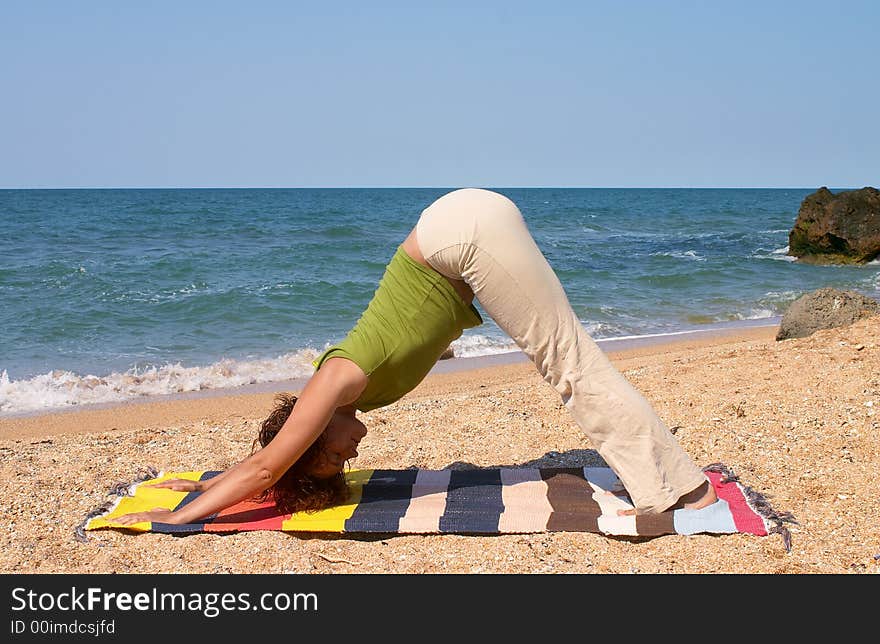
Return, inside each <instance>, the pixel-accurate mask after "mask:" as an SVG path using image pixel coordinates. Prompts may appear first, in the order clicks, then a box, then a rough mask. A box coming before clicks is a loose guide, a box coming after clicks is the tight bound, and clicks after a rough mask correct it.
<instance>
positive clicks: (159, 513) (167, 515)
mask: <svg viewBox="0 0 880 644" xmlns="http://www.w3.org/2000/svg"><path fill="white" fill-rule="evenodd" d="M112 521H113V522H114V523H119V524H121V525H133V524H135V523H143V522H145V521H146V522H148V523H152V522H154V521H155V522H156V523H171V524H181V523H184V522H183V521H181V520H179V519H178V517H177V516H175V513H174V510H168V509H167V508H153V509H152V510H150V511H149V512H132V513H131V514H123V515H122V516H121V517H116V518H114V519H112Z"/></svg>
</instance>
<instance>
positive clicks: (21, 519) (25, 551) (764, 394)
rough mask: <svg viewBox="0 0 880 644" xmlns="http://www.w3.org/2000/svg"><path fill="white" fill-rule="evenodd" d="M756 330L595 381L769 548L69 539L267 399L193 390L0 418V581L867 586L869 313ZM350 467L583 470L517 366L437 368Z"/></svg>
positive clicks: (573, 536)
mask: <svg viewBox="0 0 880 644" xmlns="http://www.w3.org/2000/svg"><path fill="white" fill-rule="evenodd" d="M775 332H776V327H773V326H764V327H754V328H742V329H736V330H730V331H725V332H718V333H714V334H711V335H708V336H701V337H691V336H682V337H680V338H679V337H676V336H669V337H668V338H664V339H663V341H661V342H656V343H650V344H642V345H639V346H630V347H629V348H621V346H620V345H618V346H617V347H616V348H615V347H613V346H611V345H608V346H607V347H603V348H605V350H606V351H607V352H608V353H609V356H610V357H611V359H612V361H613V362H614V363H615V365H616V366H617V367H618V368H619V369H620V370H621V371H622V372H623V373H624V374H625V376H626V377H627V378H628V379H629V380H630V382H632V383H633V384H634V385H635V386H636V387H637V388H638V389H639V390H640V391H641V392H642V393H643V394H644V395H645V396H646V398H648V400H649V401H650V402H651V403H652V404H653V405H654V406H655V409H656V410H657V412H658V413H659V415H660V416H661V418H663V419H664V420H665V421H666V422H667V424H668V425H669V426H670V427H673V428H675V432H676V437H677V438H678V440H679V441H680V442H681V444H682V446H683V447H684V448H685V449H686V450H687V451H688V453H690V454H691V456H692V457H693V458H694V460H695V461H696V462H697V463H698V464H699V465H707V464H709V463H713V462H717V461H720V462H723V463H725V464H726V465H727V466H728V467H730V468H731V469H733V470H734V471H735V472H736V473H737V474H739V475H740V478H741V479H742V481H743V482H744V483H746V484H748V485H750V486H752V487H754V488H755V489H756V490H758V491H760V492H762V493H764V494H765V495H767V496H768V498H769V500H770V502H771V503H772V504H773V506H774V507H775V508H776V509H778V510H787V511H790V512H792V513H793V514H794V515H795V516H796V517H797V519H798V520H799V522H800V525H798V526H793V527H792V550H791V552H788V553H786V552H785V549H784V548H783V546H782V543H781V539H780V538H779V537H778V536H775V535H771V536H769V537H755V536H750V535H738V534H737V535H695V536H690V537H684V536H679V535H668V536H663V537H657V538H650V539H645V538H638V539H636V538H620V537H608V536H604V535H600V534H591V533H543V534H527V535H499V536H465V535H401V536H393V537H389V536H387V535H386V536H383V537H382V538H378V537H363V536H362V537H354V536H351V535H303V534H285V533H280V532H250V533H241V534H230V535H213V534H199V535H192V536H188V537H184V538H178V537H172V536H169V535H160V534H140V535H134V534H128V533H124V532H121V531H115V530H101V531H93V532H89V533H88V534H89V540H88V541H87V542H86V543H80V542H78V541H76V540H75V539H74V537H73V530H74V528H75V527H76V525H77V524H78V523H79V522H80V521H81V520H82V518H83V516H84V515H85V514H86V513H87V512H88V511H90V510H91V509H93V508H94V507H96V506H98V505H100V504H101V503H102V502H103V501H104V500H105V499H106V498H107V497H106V496H105V495H106V492H107V490H108V489H109V488H110V486H111V485H113V484H115V483H117V482H120V481H127V480H131V479H132V478H133V476H134V474H135V472H136V471H137V470H138V468H140V467H142V466H145V465H151V466H154V467H156V468H158V469H161V470H166V471H173V470H191V469H223V468H226V467H228V466H230V465H232V464H233V463H235V462H237V461H238V460H240V459H241V458H242V457H243V456H245V455H246V454H248V453H249V452H250V448H251V444H252V441H253V439H254V437H255V436H256V432H257V428H258V426H259V424H260V422H261V421H262V419H263V417H264V416H265V414H266V412H267V411H268V409H269V408H270V407H271V405H272V399H273V397H274V395H275V392H277V391H297V390H298V388H299V387H301V385H302V381H291V382H289V383H275V384H274V385H273V386H271V387H264V388H263V389H264V390H262V391H256V392H254V391H250V392H244V391H242V390H238V391H227V392H210V393H209V394H206V395H201V396H192V397H186V396H181V397H173V396H172V397H166V398H163V399H160V400H154V401H150V402H131V403H125V404H119V405H114V406H104V407H100V408H82V409H79V410H75V411H65V412H61V413H47V414H39V415H29V416H21V417H13V418H9V417H7V418H0V485H2V486H3V494H4V498H5V499H6V500H7V502H6V503H4V504H3V507H2V510H0V517H2V523H3V528H2V530H0V544H2V554H0V570H2V571H3V572H13V573H73V572H96V573H128V572H136V573H154V572H191V573H214V572H234V573H282V572H298V573H443V572H457V573H484V572H497V573H560V572H568V573H630V572H637V573H667V572H668V573H715V572H729V573H865V572H867V573H876V572H878V571H880V561H878V557H880V507H878V504H877V503H876V499H875V498H874V496H875V495H874V493H873V490H875V489H876V486H877V483H878V478H880V477H878V474H877V472H878V471H880V449H878V443H880V441H878V434H880V414H878V408H880V376H878V375H877V374H880V316H878V317H874V318H869V319H867V320H863V321H861V322H859V323H857V324H855V325H853V326H851V327H846V328H843V329H834V330H829V331H821V332H819V333H816V334H814V335H813V336H811V337H809V338H801V339H795V340H786V341H784V342H776V341H775V340H774V336H775ZM361 419H362V420H363V421H364V423H365V424H366V425H367V427H368V429H369V433H368V435H367V437H366V438H365V439H364V440H363V442H362V443H361V446H360V448H359V451H360V456H359V457H358V458H357V459H356V460H355V461H353V462H352V463H351V465H352V466H353V467H378V468H402V467H410V466H417V467H424V468H432V469H438V468H443V467H449V466H461V465H462V464H465V463H467V464H473V465H477V466H485V467H489V466H501V465H523V464H529V465H535V466H538V465H540V466H554V465H566V466H568V465H587V464H599V465H601V464H602V462H601V459H600V458H599V457H598V455H597V454H596V453H595V452H594V451H593V450H592V446H591V445H590V443H589V440H588V439H587V438H586V436H584V434H583V433H582V432H581V431H580V430H579V429H578V428H577V426H576V425H574V423H573V421H572V419H571V417H570V416H569V415H568V412H567V410H566V409H565V408H564V407H563V406H562V404H561V401H560V400H559V397H558V395H557V394H556V393H555V392H554V391H553V390H552V389H551V388H550V387H549V385H547V384H546V383H544V382H543V381H542V380H541V378H540V376H539V375H538V373H537V372H536V371H535V369H534V367H533V366H532V365H531V363H529V362H528V361H527V360H525V359H524V358H523V357H522V356H521V355H513V354H511V355H508V356H505V357H496V358H493V359H484V360H476V359H474V360H469V359H456V360H452V361H443V362H441V363H439V364H438V367H437V368H436V369H435V371H434V372H432V374H431V375H429V376H428V378H426V380H425V381H424V382H423V383H422V384H421V385H419V387H418V388H416V389H415V390H414V391H412V392H411V393H410V394H408V395H407V396H406V397H404V398H403V399H401V400H400V401H398V402H397V403H395V404H394V405H391V406H389V407H385V408H383V409H378V410H375V411H372V412H369V413H366V414H361Z"/></svg>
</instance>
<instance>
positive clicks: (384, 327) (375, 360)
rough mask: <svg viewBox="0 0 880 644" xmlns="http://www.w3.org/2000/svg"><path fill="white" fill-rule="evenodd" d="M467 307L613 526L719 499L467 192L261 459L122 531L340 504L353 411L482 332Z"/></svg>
mask: <svg viewBox="0 0 880 644" xmlns="http://www.w3.org/2000/svg"><path fill="white" fill-rule="evenodd" d="M474 297H476V298H477V300H478V301H479V302H480V304H481V305H482V307H483V308H484V309H485V310H486V312H487V313H488V314H489V315H490V316H492V319H493V320H495V322H496V323H497V324H498V326H499V327H501V328H502V329H503V330H504V331H505V332H506V333H507V334H508V335H510V337H511V338H512V339H513V340H514V341H515V342H516V344H517V345H518V346H519V347H520V348H521V349H522V351H523V352H524V353H526V355H528V357H529V358H530V359H531V360H532V362H534V364H535V366H536V368H537V369H538V371H539V372H540V373H541V375H542V376H543V378H544V380H545V381H546V382H547V383H549V384H550V385H551V386H552V387H553V388H554V389H555V390H556V391H557V392H558V393H559V395H560V396H561V397H562V400H563V402H564V403H565V405H566V407H567V408H568V409H569V411H570V412H571V414H572V416H573V417H574V420H575V421H576V422H577V424H578V425H579V426H580V427H581V429H583V431H584V432H585V433H586V434H587V436H588V437H589V439H590V440H591V441H592V443H593V445H594V446H595V448H596V450H597V451H598V452H599V454H600V455H601V456H602V457H603V458H604V459H605V461H606V463H608V465H609V466H610V467H611V469H612V470H614V472H615V473H616V474H617V476H618V477H619V478H620V480H621V482H622V483H623V485H624V487H625V488H626V491H627V493H628V494H629V496H630V498H631V499H632V500H633V503H634V506H635V507H634V509H633V510H626V511H621V512H622V513H628V514H633V513H639V514H641V513H655V512H662V511H664V510H667V509H671V508H681V507H684V508H694V509H696V508H701V507H705V506H707V505H709V504H711V503H713V502H715V501H716V500H717V498H716V496H715V492H714V490H713V488H712V486H711V485H709V483H708V480H707V479H706V477H705V475H704V474H703V473H702V471H701V470H700V469H699V468H698V467H697V466H696V465H694V463H693V462H692V461H691V459H690V458H689V457H688V455H687V454H686V453H685V452H684V451H683V450H682V448H681V447H680V446H679V445H678V443H677V442H676V440H675V438H674V437H673V436H672V434H671V432H670V431H669V430H668V429H667V427H666V426H665V425H664V424H663V422H662V421H661V420H660V419H659V418H658V417H657V415H656V413H655V412H654V411H653V409H652V408H651V406H650V405H649V403H648V402H647V400H645V398H644V397H642V395H641V394H639V393H638V392H637V391H636V390H635V389H634V388H633V387H632V386H631V385H630V384H629V382H628V381H627V380H626V379H625V378H624V377H623V375H622V374H620V373H619V372H618V371H617V370H616V369H615V368H614V366H613V365H612V364H611V362H610V361H609V360H608V358H607V357H606V356H605V354H604V353H603V352H602V350H601V349H599V347H598V346H597V345H596V343H595V342H594V341H593V340H592V339H591V338H590V337H589V335H588V334H587V333H586V331H585V330H584V328H583V326H582V325H581V323H580V321H579V320H578V318H577V316H576V315H575V313H574V311H573V310H572V308H571V305H570V304H569V301H568V298H567V296H566V294H565V291H564V290H563V287H562V285H561V284H560V282H559V280H558V278H557V277H556V274H555V273H554V272H553V269H552V268H551V267H550V265H549V264H548V263H547V260H546V259H545V258H544V256H543V255H542V253H541V251H540V250H539V249H538V246H537V245H536V244H535V241H534V240H533V239H532V236H531V234H530V233H529V231H528V229H527V227H526V223H525V221H524V219H523V217H522V215H521V213H520V211H519V209H518V208H517V207H516V205H515V204H514V203H513V202H512V201H510V200H509V199H508V198H507V197H504V196H503V195H500V194H498V193H496V192H492V191H489V190H482V189H474V188H467V189H462V190H456V191H453V192H451V193H448V194H446V195H444V196H442V197H440V198H439V199H438V200H437V201H435V202H434V203H432V204H431V205H430V206H429V207H428V208H426V209H425V210H424V211H423V212H422V214H421V216H420V217H419V220H418V222H417V224H416V226H415V228H414V229H413V230H412V232H411V233H410V234H409V236H408V237H407V238H406V240H405V241H404V242H403V244H402V245H401V246H400V247H398V249H397V251H396V252H395V254H394V257H393V258H392V260H391V262H390V263H389V264H388V267H387V268H386V270H385V274H384V275H383V277H382V280H381V281H380V283H379V287H378V289H377V290H376V293H375V295H374V297H373V299H372V300H371V302H370V304H369V306H368V307H367V309H366V311H365V312H364V314H363V315H362V316H361V318H360V319H359V320H358V322H357V324H356V325H355V327H354V328H353V329H352V330H351V332H350V333H349V334H348V336H347V337H346V338H345V339H344V340H343V341H342V342H341V343H339V344H338V345H336V346H334V347H331V348H329V349H328V350H327V351H325V352H324V353H323V354H322V355H321V356H319V357H318V359H317V360H315V362H314V366H315V368H316V371H315V373H314V374H313V376H312V377H311V378H310V379H309V381H308V383H307V384H306V386H305V387H304V388H303V390H302V392H301V393H300V396H299V398H295V397H292V396H290V397H286V398H282V399H280V401H279V404H278V406H277V407H276V409H275V410H274V411H273V412H272V414H271V415H270V416H269V417H268V418H267V419H266V421H264V423H263V425H262V428H261V432H260V437H259V439H258V441H259V443H260V444H261V446H262V448H261V449H259V450H257V451H255V452H254V453H252V454H251V455H250V456H249V457H248V458H246V459H245V460H243V461H242V462H240V463H238V464H237V465H235V466H233V467H232V468H230V469H228V470H227V471H225V472H223V473H222V474H220V475H219V476H217V477H215V478H213V479H210V480H209V481H203V482H193V481H182V480H175V481H168V482H165V483H162V484H159V486H160V487H168V488H171V489H176V490H201V491H202V492H203V493H202V494H201V495H199V496H198V497H197V498H196V499H195V500H193V501H192V502H191V503H189V504H187V505H186V506H184V507H183V508H181V509H179V510H176V511H169V510H163V509H157V510H153V511H151V512H142V513H137V514H130V515H126V516H125V517H123V518H121V519H120V520H119V521H120V523H123V524H133V523H137V522H140V521H160V522H164V523H190V522H193V521H196V520H198V519H201V518H204V517H206V516H208V515H210V514H213V513H215V512H218V511H220V510H222V509H224V508H226V507H229V506H230V505H233V504H234V503H237V502H238V501H241V500H244V499H246V498H251V497H254V496H259V495H261V494H262V495H264V496H265V495H268V494H271V495H272V496H273V497H274V499H275V501H276V503H278V505H279V506H280V507H281V508H282V509H284V510H286V511H297V510H317V509H321V508H322V507H327V506H329V505H332V504H334V503H336V502H338V501H340V500H342V499H343V498H344V494H345V488H344V478H343V467H344V464H345V462H346V461H347V460H348V459H350V458H354V457H355V456H357V445H358V443H359V442H360V440H361V439H362V438H363V436H364V435H365V434H366V431H367V430H366V428H365V427H364V425H363V423H361V422H360V420H358V419H357V417H356V412H357V411H369V410H371V409H376V408H378V407H382V406H384V405H389V404H391V403H392V402H394V401H396V400H398V399H400V398H401V397H402V396H403V395H404V394H406V393H407V392H409V391H411V390H412V389H414V388H415V387H416V385H418V384H419V382H421V380H422V379H423V378H424V377H425V375H427V373H428V371H429V370H430V369H431V367H432V366H433V365H434V363H435V362H436V361H437V360H438V359H439V357H440V355H441V354H442V353H443V351H444V350H445V349H446V348H447V347H448V345H449V343H450V342H451V341H452V340H454V339H455V338H458V337H459V336H460V335H461V333H462V331H463V330H464V329H466V328H470V327H474V326H477V325H479V324H481V323H482V319H481V318H480V315H479V313H478V312H477V310H476V308H475V307H474V306H473V299H474Z"/></svg>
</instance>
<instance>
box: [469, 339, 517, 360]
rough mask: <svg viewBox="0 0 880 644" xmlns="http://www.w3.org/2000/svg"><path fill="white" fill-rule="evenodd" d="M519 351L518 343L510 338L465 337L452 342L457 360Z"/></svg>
mask: <svg viewBox="0 0 880 644" xmlns="http://www.w3.org/2000/svg"><path fill="white" fill-rule="evenodd" d="M518 350H519V347H517V346H516V343H515V342H513V340H511V339H510V338H508V337H504V338H499V337H493V336H488V335H465V336H462V337H460V338H459V339H458V340H454V341H453V342H452V351H453V353H454V354H455V357H456V358H474V357H477V356H488V355H495V354H498V353H509V352H511V351H518Z"/></svg>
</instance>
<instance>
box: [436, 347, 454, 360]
mask: <svg viewBox="0 0 880 644" xmlns="http://www.w3.org/2000/svg"><path fill="white" fill-rule="evenodd" d="M454 357H455V351H453V350H452V345H451V344H450V345H449V346H448V347H446V351H444V352H443V353H442V354H441V355H440V358H439V359H440V360H447V359H448V358H454Z"/></svg>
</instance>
